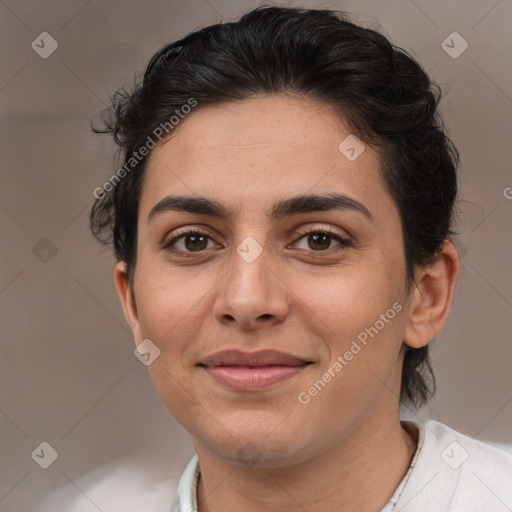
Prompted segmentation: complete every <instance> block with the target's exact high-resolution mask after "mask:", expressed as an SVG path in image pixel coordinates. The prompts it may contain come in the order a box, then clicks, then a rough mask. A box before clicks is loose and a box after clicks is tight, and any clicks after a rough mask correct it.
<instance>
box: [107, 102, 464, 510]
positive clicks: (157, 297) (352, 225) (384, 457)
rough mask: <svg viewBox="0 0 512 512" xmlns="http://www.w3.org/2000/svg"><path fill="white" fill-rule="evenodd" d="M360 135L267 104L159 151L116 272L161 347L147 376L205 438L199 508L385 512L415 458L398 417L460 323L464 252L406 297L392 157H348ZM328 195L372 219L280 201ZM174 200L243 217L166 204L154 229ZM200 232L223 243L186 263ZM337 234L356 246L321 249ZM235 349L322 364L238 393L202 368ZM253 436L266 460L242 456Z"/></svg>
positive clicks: (212, 242) (185, 128)
mask: <svg viewBox="0 0 512 512" xmlns="http://www.w3.org/2000/svg"><path fill="white" fill-rule="evenodd" d="M349 134H350V131H349V130H348V128H347V127H346V125H345V124H344V123H343V120H342V119H341V118H340V117H339V116H337V115H336V114H335V113H334V112H333V111H332V110H329V109H328V108H327V107H326V106H324V105H321V104H319V103H316V102H314V101H313V100H305V99H300V98H297V97H292V96H285V95H278V96H273V97H258V98H252V99H250V100H246V101H243V102H233V103H226V104H222V105H218V106H208V107H204V108H198V109H197V110H195V111H194V112H193V113H192V114H190V115H189V116H187V118H186V119H185V120H183V121H182V122H181V123H180V125H179V126H178V127H177V128H176V129H175V132H174V133H173V135H172V138H169V139H168V140H165V141H163V142H162V143H160V144H159V145H157V147H155V148H154V149H153V150H152V153H151V154H150V156H149V160H148V166H147V174H146V177H145V181H144V185H143V190H142V195H141V201H140V205H139V221H138V241H137V254H138V257H137V264H136V268H135V274H134V282H132V283H130V282H129V279H128V277H127V274H126V272H125V270H126V269H125V265H124V263H123V262H119V263H118V264H117V266H116V268H115V272H114V277H115V283H116V287H117V290H118V293H119V296H120V299H121V302H122V305H123V308H124V312H125V316H126V318H127V321H128V322H129V324H130V326H131V328H132V330H133V335H134V339H135V342H136V344H137V345H138V344H140V343H141V342H142V340H144V339H146V338H149V339H150V340H151V341H152V342H153V343H154V344H155V345H157V346H158V347H159V349H160V351H161V354H160V356H159V357H158V358H157V359H156V360H155V361H154V362H153V363H152V364H151V365H150V366H149V367H148V368H149V371H150V375H151V378H152V381H153V383H154V386H155V388H156V390H157V392H158V394H159V395H160V397H161V399H162V401H163V403H164V404H165V405H166V407H167V408H168V410H169V411H170V412H171V414H172V415H173V416H174V417H175V418H176V420H177V421H178V422H179V423H180V424H181V425H182V426H183V427H184V428H185V429H186V430H187V431H188V432H189V433H190V434H191V436H192V439H193V443H194V446H195V449H196V452H197V454H198V456H199V463H200V467H201V478H200V481H199V486H198V499H199V505H198V507H199V511H200V512H206V511H210V512H217V511H219V512H220V511H225V510H239V511H242V512H249V511H256V510H258V511H261V510H281V511H292V510H293V511H296V510H308V511H320V510H321V511H323V512H330V511H332V512H334V511H336V512H339V510H344V511H361V510H380V509H381V508H382V507H384V506H385V505H386V503H387V502H388V500H389V499H390V497H391V496H392V495H393V492H394V490H395V488H396V487H397V485H398V483H399V482H400V480H401V479H402V477H403V475H404V474H405V472H406V470H407V468H408V466H409V464H410V461H411V458H412V456H413V454H414V451H415V449H416V436H415V434H416V433H415V432H414V431H411V432H407V431H406V429H405V428H403V425H402V424H401V423H400V417H399V394H400V377H401V367H402V362H403V356H404V353H405V350H406V347H407V346H410V347H421V346H424V345H426V344H427V343H429V342H430V341H431V340H432V338H433V337H434V336H435V335H436V334H437V333H438V332H439V331H440V330H441V328H442V327H443V325H444V324H445V322H446V319H447V316H448V314H449V310H450V306H451V301H452V297H453V292H454V288H455V283H456V280H457V276H458V272H459V259H458V256H457V253H456V250H455V248H454V246H453V245H452V244H451V243H450V242H448V241H446V242H445V243H444V245H443V247H442V250H441V251H440V252H439V254H438V256H437V258H436V260H435V262H434V263H433V264H432V265H429V266H428V267H425V268H417V269H416V276H415V285H414V286H413V288H412V290H411V291H410V292H409V291H408V289H407V287H406V279H405V259H404V254H403V248H402V242H403V241H402V237H401V221H400V216H399V212H398V209H397V207H396V205H395V203H394V201H393V199H392V198H391V196H390V194H389V191H388V190H387V188H386V186H385V184H384V182H383V180H382V177H381V175H380V168H379V155H378V153H377V152H376V151H375V150H374V149H373V148H372V147H370V146H368V145H366V149H365V150H364V151H363V153H362V154H361V155H360V156H359V157H358V158H357V159H356V160H354V161H349V160H348V159H347V158H346V157H345V156H344V155H343V154H342V153H341V152H340V151H339V150H338V145H339V144H340V143H341V142H342V141H343V140H344V139H345V138H346V137H347V136H348V135H349ZM328 193H338V194H343V195H346V196H348V197H350V198H352V199H353V200H356V201H358V202H359V203H361V204H362V205H364V206H365V207H366V208H367V210H368V211H369V212H370V214H371V217H372V218H371V219H369V218H368V217H367V216H365V215H364V214H363V213H361V212H360V211H357V210H355V209H347V208H345V209H336V210H328V211H317V212H309V213H296V214H293V215H289V216H286V217H284V218H282V219H279V220H275V219H272V218H271V216H270V209H271V207H272V205H273V204H274V203H276V202H278V201H281V200H284V199H288V198H290V197H292V196H296V195H301V194H320V195H322V194H328ZM171 194H172V195H186V196H193V197H195V196H203V197H207V198H210V199H212V200H215V201H216V202H218V203H220V204H222V205H223V206H225V207H226V208H228V209H231V210H232V211H233V217H232V218H230V219H218V218H213V217H211V216H208V215H205V214H197V213H186V212H181V211H173V210H169V211H164V212H161V213H160V214H158V215H156V216H154V217H153V218H152V219H151V220H149V221H148V215H149V212H150V211H151V209H152V208H153V207H154V206H155V205H156V204H157V203H158V202H159V201H161V200H162V199H163V198H165V197H166V196H168V195H171ZM198 227H200V228H202V230H204V231H205V232H206V233H207V234H208V236H209V237H210V238H207V239H206V240H208V242H207V244H206V242H205V246H204V248H200V250H199V251H197V250H194V249H195V246H194V245H193V244H191V243H190V239H188V245H186V244H185V242H186V241H187V239H186V238H185V239H184V238H182V239H181V240H180V241H178V242H176V243H175V244H174V247H175V248H176V250H178V251H179V250H181V251H182V253H183V252H185V253H186V255H188V256H189V257H181V258H180V257H179V256H176V255H175V253H172V252H171V249H170V248H167V249H164V248H162V244H161V242H162V241H164V242H165V241H170V240H171V239H173V238H174V236H177V235H176V234H177V233H178V231H177V230H178V228H180V229H181V228H187V229H189V228H190V229H193V228H198ZM325 229H330V230H331V231H332V232H333V233H334V234H335V235H338V236H341V237H342V238H346V239H348V240H349V244H348V245H346V246H344V245H340V243H339V242H338V241H337V240H336V239H334V238H331V239H327V242H325V243H324V245H322V246H321V248H320V249H319V248H318V245H315V243H314V242H312V241H311V236H309V237H308V236H307V235H306V236H304V233H305V232H307V231H310V232H312V233H318V232H319V231H320V232H322V231H324V230H325ZM178 234H181V233H178ZM247 237H252V238H253V239H255V240H256V241H257V242H258V244H259V245H260V246H261V248H262V253H261V254H260V255H259V257H257V258H256V259H255V260H254V261H252V262H251V263H248V262H247V261H245V260H244V259H243V258H242V257H240V255H239V254H238V253H237V252H236V248H237V247H238V246H240V244H242V242H243V241H244V240H245V239H246V238H247ZM329 240H330V242H329ZM202 247H203V246H202ZM324 247H325V248H324ZM340 247H341V249H340ZM337 249H340V250H339V251H337ZM187 251H188V252H187ZM396 302H398V303H399V304H400V305H402V310H401V311H400V312H399V313H398V314H396V316H395V317H394V318H393V319H392V320H390V321H389V322H387V323H386V324H385V326H384V328H382V329H381V330H379V333H378V335H376V336H375V337H374V338H373V339H371V340H370V341H369V342H368V344H367V346H365V347H364V348H363V349H362V350H361V351H360V352H359V353H358V354H357V355H355V356H354V358H353V359H352V360H351V361H350V362H349V363H348V364H347V365H346V366H344V368H343V370H342V371H341V372H339V373H337V374H336V377H334V378H332V380H331V381H330V382H329V383H328V384H327V385H326V386H325V388H323V389H322V390H321V391H320V392H319V393H318V394H317V395H316V396H315V397H313V398H312V399H311V401H310V402H309V403H308V404H302V403H300V402H299V401H298V398H297V397H298V395H299V393H300V392H302V391H307V390H308V388H310V387H311V386H312V385H313V384H314V382H315V381H317V380H318V379H320V378H321V377H322V375H323V374H324V373H325V372H326V371H327V369H328V368H329V367H331V366H332V365H333V363H334V362H335V361H336V360H337V357H338V356H340V355H343V354H344V353H345V352H346V351H347V350H348V349H349V348H350V345H351V343H352V341H353V340H354V339H356V337H357V335H358V334H359V333H361V332H362V331H364V329H365V328H368V327H370V326H374V325H375V323H376V321H377V320H378V319H379V318H380V315H381V314H384V313H386V311H387V310H388V309H390V308H391V307H392V305H393V304H394V303H396ZM227 348H236V349H240V350H244V351H255V350H259V349H266V348H272V349H277V350H282V351H284V352H289V353H292V354H294V355H296V356H299V357H303V358H305V359H307V360H309V361H311V362H312V364H310V365H309V366H308V367H307V368H306V369H304V370H303V371H302V372H301V373H299V374H298V375H296V376H294V377H293V378H291V379H289V380H287V381H284V382H281V383H279V384H277V385H274V386H273V387H271V388H267V389H265V390H263V391H258V392H244V391H233V390H230V389H227V388H224V387H223V386H221V385H220V384H219V383H217V382H216V381H215V380H213V379H212V378H211V376H210V375H208V374H207V373H206V372H205V371H204V369H202V368H201V367H198V366H197V364H198V363H199V362H200V361H201V359H202V358H204V357H205V356H207V355H210V354H213V353H214V352H217V351H219V350H222V349H227ZM247 443H251V447H252V448H251V450H252V451H253V452H254V453H255V456H254V459H255V460H253V461H252V462H251V463H247V461H246V462H244V460H243V457H241V455H240V454H241V453H244V450H246V451H247V450H248V448H247ZM244 447H245V448H244Z"/></svg>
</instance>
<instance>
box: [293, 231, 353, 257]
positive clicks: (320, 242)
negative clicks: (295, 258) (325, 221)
mask: <svg viewBox="0 0 512 512" xmlns="http://www.w3.org/2000/svg"><path fill="white" fill-rule="evenodd" d="M298 234H299V235H300V238H299V240H298V242H296V244H295V247H297V248H298V249H302V250H309V251H310V252H311V251H313V252H338V251H341V250H343V249H345V248H346V247H349V246H350V245H352V244H351V242H350V240H347V239H346V238H344V237H342V236H341V235H339V234H337V233H335V232H334V231H332V230H331V229H328V228H322V229H312V230H309V231H306V232H302V233H298ZM300 242H302V243H303V247H300V246H299V243H300ZM333 242H337V243H338V245H337V246H335V247H334V249H333V247H332V245H331V244H332V243H333ZM304 246H305V247H304Z"/></svg>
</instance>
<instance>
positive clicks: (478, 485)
mask: <svg viewBox="0 0 512 512" xmlns="http://www.w3.org/2000/svg"><path fill="white" fill-rule="evenodd" d="M405 423H411V424H412V425H414V426H415V427H416V428H417V429H418V430H419V437H418V445H417V448H416V452H415V454H414V456H413V459H412V461H411V465H410V466H409V469H408V471H407V473H406V474H405V476H404V478H403V479H402V481H401V482H400V484H399V485H398V487H397V488H396V490H395V492H394V494H393V496H392V498H391V499H390V501H389V502H388V504H387V505H386V506H385V507H384V508H383V509H382V511H381V512H512V456H511V455H509V454H508V453H505V452H504V451H501V450H499V449H497V448H494V447H492V446H490V445H487V444H485V443H483V442H481V441H477V440H475V439H472V438H470V437H468V436H466V435H464V434H461V433H459V432H457V431H455V430H453V429H452V428H450V427H448V426H446V425H444V424H442V423H439V422H437V421H433V420H430V421H427V422H426V423H425V424H424V425H421V424H416V423H414V422H405ZM198 462H199V461H198V457H197V455H195V456H194V457H192V460H191V461H190V462H189V464H188V466H187V468H186V469H185V471H184V472H183V474H182V476H181V478H180V481H179V484H178V489H177V496H176V501H175V503H174V506H173V508H172V512H197V482H198V477H199V473H200V469H199V463H198Z"/></svg>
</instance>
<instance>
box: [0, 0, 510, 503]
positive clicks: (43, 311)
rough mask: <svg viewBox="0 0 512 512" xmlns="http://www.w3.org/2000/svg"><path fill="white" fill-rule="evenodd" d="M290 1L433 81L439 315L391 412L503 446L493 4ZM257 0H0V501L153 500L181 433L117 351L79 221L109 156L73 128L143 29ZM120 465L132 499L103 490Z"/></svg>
mask: <svg viewBox="0 0 512 512" xmlns="http://www.w3.org/2000/svg"><path fill="white" fill-rule="evenodd" d="M276 3H278V2H276ZM281 4H283V5H290V3H288V4H284V3H281ZM291 4H292V5H298V6H304V7H323V8H335V9H342V10H346V11H348V12H349V13H352V14H353V16H354V19H355V20H356V21H358V22H360V23H361V24H363V25H365V26H367V27H369V28H377V29H379V30H381V31H383V32H384V34H385V35H387V36H388V37H389V38H391V40H392V41H393V42H394V43H395V44H397V45H399V46H402V47H403V48H405V49H407V50H408V51H409V52H411V53H412V55H413V56H415V57H416V58H417V59H418V60H419V61H420V63H421V64H422V65H423V66H424V68H425V69H426V70H428V71H429V72H430V74H431V76H432V78H433V79H434V80H435V81H437V82H438V83H440V85H441V86H442V89H443V92H444V99H443V102H442V112H443V114H444V118H445V122H446V124H447V126H448V132H449V135H450V136H451V137H452V138H453V140H454V142H455V143H456V145H457V146H458V148H459V150H460V152H461V155H462V165H461V176H462V179H461V183H462V190H461V199H462V200H461V202H460V207H459V209H460V215H459V226H458V229H459V232H460V236H459V239H458V240H459V241H458V247H459V250H460V251H461V257H462V264H463V269H462V274H461V277H460V280H459V284H458V287H457V292H456V297H455V305H454V308H453V311H452V315H451V318H450V320H449V323H448V325H447V327H446V328H445V330H444V331H443V333H442V334H441V335H440V336H439V337H438V338H437V339H436V340H435V341H434V342H433V345H432V346H433V354H432V356H433V362H434V366H435V368H436V374H437V377H438V384H439V389H438V394H437V398H436V400H435V401H434V402H433V403H432V404H431V406H430V407H428V408H426V409H423V410H421V411H419V412H418V413H417V414H412V413H411V412H409V411H407V410H404V411H403V413H404V416H405V417H411V418H412V419H414V420H415V421H425V420H426V419H428V418H434V419H438V420H441V421H443V422H445V423H447V424H449V425H450V426H452V427H454V428H456V429H458V430H460V431H462V432H464V433H466V434H469V435H471V436H475V437H476V438H478V439H482V440H487V441H489V442H492V443H495V444H498V445H500V446H502V447H503V448H505V449H507V450H509V451H511V452H512V375H511V371H510V367H511V364H510V363H511V361H512V340H511V332H512V329H511V328H512V320H511V319H512V274H511V272H510V261H511V258H510V255H511V249H512V230H511V222H510V219H511V214H512V188H511V187H512V173H511V156H512V150H511V148H512V144H511V142H512V141H511V133H512V66H511V60H510V54H511V48H512V33H511V32H510V26H511V24H512V3H511V2H510V1H507V0H501V1H499V0H478V1H476V0H473V1H467V0H466V1H462V0H429V1H427V0H414V1H413V0H386V1H378V0H359V1H354V0H353V1H343V2H342V1H340V2H331V3H321V2H315V1H310V2H301V3H299V2H292V3H291ZM257 5H259V3H258V2H255V1H252V0H244V1H235V0H187V1H186V2H178V1H163V0H155V1H153V2H151V3H148V2H143V1H141V0H140V1H137V0H128V1H124V2H121V1H120V0H113V1H109V2H102V1H100V0H93V1H91V0H89V1H87V0H73V1H67V2H64V1H60V2H58V1H47V2H34V1H32V2H22V1H17V0H5V1H4V2H3V3H1V4H0V27H1V29H0V39H1V43H2V44H1V46H0V48H1V49H0V52H1V54H2V66H1V68H0V115H1V118H2V122H1V127H0V130H1V137H0V151H1V155H2V162H1V165H2V173H1V186H0V229H1V233H2V241H3V242H2V245H1V250H0V258H1V260H0V314H1V320H2V330H1V336H2V337H1V343H2V357H1V358H0V431H1V434H2V435H1V441H0V460H2V464H1V467H0V511H1V512H14V511H18V510H19V511H24V512H29V511H34V512H35V511H38V512H43V511H49V510H53V511H54V510H77V511H80V512H88V511H97V510H102V511H103V512H107V511H112V512H128V511H130V510H142V509H143V508H141V507H144V506H146V510H159V509H160V508H158V507H161V508H162V509H164V510H165V509H166V506H167V507H168V509H169V510H170V507H169V506H168V505H166V503H167V504H168V503H171V502H172V499H173V493H174V487H175V485H176V483H177V480H178V479H179V476H180V475H181V472H182V470H183V469H184V466H185V464H186V463H187V462H188V460H189V458H190V456H191V455H192V454H193V448H192V444H191V442H190V439H189V436H188V434H187V433H186V432H185V431H184V430H183V429H182V428H181V427H180V426H179V425H177V424H176V422H175V421H174V420H173V419H172V417H171V416H170V415H169V414H168V413H167V411H166V409H165V408H164V407H163V405H162V404H161V403H160V401H159V399H158V397H157V396H156V394H155V392H154V390H153V388H152V385H151V383H150V380H149V377H148V374H147V370H146V367H144V366H143V365H142V364H141V363H140V362H139V361H138V360H137V359H136V358H135V357H134V355H133V348H134V345H133V341H132V337H131V334H130V331H129V329H128V327H127V325H126V323H125V321H124V318H123V315H122V311H121V307H120V305H119V303H118V300H117V296H116V294H115V290H114V285H113V280H112V268H113V263H114V262H113V259H112V258H111V256H110V255H109V254H108V253H102V254H99V253H98V246H97V244H96V243H95V241H94V240H93V238H92V236H91V235H90V233H89V231H88V212H89V209H90V207H91V205H92V202H93V190H94V189H95V188H96V187H98V186H101V185H102V184H103V183H104V182H105V180H106V179H107V178H108V177H109V176H110V175H111V174H112V172H113V171H115V170H116V168H115V165H114V163H113V159H112V155H113V149H114V148H113V145H112V142H111V141H110V140H109V138H108V137H107V136H104V137H102V136H97V135H94V134H92V133H91V131H90V119H91V117H92V116H93V115H94V113H96V112H98V111H99V110H100V109H102V108H103V107H105V106H107V105H108V104H109V95H111V94H112V93H113V91H114V90H116V89H118V88H119V87H120V86H122V85H127V86H130V85H131V84H132V81H133V73H134V71H139V72H141V71H142V70H143V69H144V66H145V65H146V64H147V62H148V61H149V58H150V57H151V56H152V54H153V53H154V52H155V51H156V50H157V49H159V48H160V47H161V46H162V45H164V44H165V43H167V42H170V41H172V40H174V39H176V38H178V37H181V36H184V35H185V34H186V33H188V32H189V31H191V30H192V29H195V28H199V27H202V26H205V25H208V24H211V23H215V22H218V21H220V20H228V19H234V18H237V17H238V16H240V14H242V13H243V12H245V11H248V10H250V9H252V8H254V7H256V6H257ZM379 25H380V28H379ZM453 32H457V33H458V34H459V35H453ZM448 36H450V37H448ZM447 38H448V39H447ZM445 40H446V41H447V42H445V43H444V44H443V41H445ZM466 43H467V45H468V47H467V49H466V50H465V51H463V52H462V50H463V49H464V48H465V46H466ZM461 52H462V53H461ZM43 442H45V443H49V445H50V446H51V447H52V448H53V449H54V450H55V452H56V454H57V456H58V457H57V459H56V460H55V462H54V463H53V464H51V466H50V467H48V468H47V469H43V468H42V467H40V465H39V464H38V463H37V462H38V459H37V457H36V455H37V454H38V453H40V450H41V449H42V450H43V451H44V450H46V451H45V457H47V456H49V457H51V456H52V454H53V452H52V451H51V450H50V448H48V447H47V445H41V443H43ZM53 456H55V454H53ZM41 458H42V457H41ZM41 458H40V459H39V462H41ZM126 475H131V476H130V478H131V479H132V488H131V490H132V491H136V490H137V489H138V488H140V489H141V493H140V496H141V497H140V501H139V502H138V501H137V498H136V499H133V498H131V499H130V500H129V503H126V505H123V508H122V510H121V509H119V508H118V509H115V506H114V505H113V503H114V502H113V497H112V496H117V498H116V499H118V500H120V499H121V498H120V497H119V496H120V495H122V494H123V489H122V482H123V481H125V480H124V478H125V477H126ZM133 475H135V476H133ZM159 486H161V487H162V489H164V490H162V492H161V494H160V496H161V499H162V503H161V504H156V503H154V504H153V505H152V506H153V508H151V507H148V502H147V501H144V500H145V499H146V498H145V497H144V493H143V492H142V490H143V489H147V488H148V487H149V488H155V489H156V488H157V487H159ZM50 490H52V493H50V494H49V492H50ZM134 495H136V496H137V495H138V493H137V492H134ZM131 496H132V495H131ZM117 503H120V501H117Z"/></svg>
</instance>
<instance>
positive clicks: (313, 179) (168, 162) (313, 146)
mask: <svg viewBox="0 0 512 512" xmlns="http://www.w3.org/2000/svg"><path fill="white" fill-rule="evenodd" d="M340 144H341V146H340ZM352 147H353V148H354V151H350V150H351V148H352ZM362 148H364V150H363V151H362V152H361V153H360V154H359V155H358V156H357V153H359V152H360V151H361V149H362ZM347 149H348V150H349V152H347ZM354 154H355V155H356V156H357V158H355V159H353V156H354ZM348 157H351V158H348ZM148 158H149V159H148V162H147V168H146V176H145V180H144V187H143V193H142V197H141V204H140V212H141V214H143V213H145V214H146V215H147V213H148V211H149V210H150V209H151V207H152V206H153V205H154V204H155V203H156V202H157V201H159V200H160V199H162V198H163V197H165V195H167V194H171V193H172V194H186V195H200V196H205V195H209V196H211V197H213V198H215V199H218V200H220V201H221V202H223V203H225V204H226V206H229V207H231V208H232V209H234V210H237V209H246V210H251V207H253V210H255V209H258V208H259V207H260V206H261V201H263V200H266V201H270V200H271V199H272V198H274V199H282V198H283V195H284V194H286V195H287V196H292V195H299V194H306V193H325V192H332V191H335V192H341V193H344V194H346V195H349V196H352V197H354V198H355V199H357V200H359V201H361V202H364V201H366V202H370V203H371V204H372V205H373V206H372V208H378V207H379V206H380V207H386V206H387V207H389V206H390V201H391V198H390V196H389V194H388V193H387V191H386V187H385V185H384V183H383V180H382V177H381V172H380V160H379V155H378V153H377V152H376V151H375V150H374V149H373V148H372V147H370V146H368V145H362V143H361V142H360V141H359V142H358V139H357V138H355V136H354V134H351V132H350V130H349V129H348V128H347V126H346V124H345V123H344V122H343V119H342V117H341V116H340V115H339V114H337V113H335V112H334V110H333V109H332V108H329V107H327V106H326V105H323V104H321V103H319V102H317V101H315V100H312V99H304V98H296V97H289V96H282V95H278V96H272V97H258V98H252V99H249V100H244V101H237V102H229V103H222V104H219V105H214V106H206V107H201V106H200V105H199V106H198V107H196V109H195V110H194V111H193V113H191V114H189V115H188V116H187V117H186V118H185V119H183V120H182V121H181V122H180V124H179V125H178V126H177V127H176V128H175V131H174V132H173V133H171V137H170V138H168V139H164V140H163V141H162V142H160V143H159V144H157V146H156V147H155V148H154V149H153V150H152V152H151V154H150V156H149V157H148Z"/></svg>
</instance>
